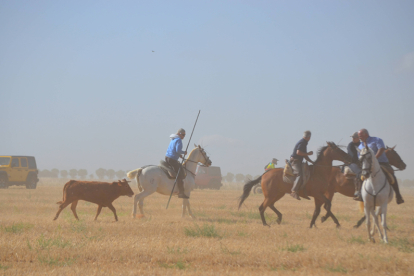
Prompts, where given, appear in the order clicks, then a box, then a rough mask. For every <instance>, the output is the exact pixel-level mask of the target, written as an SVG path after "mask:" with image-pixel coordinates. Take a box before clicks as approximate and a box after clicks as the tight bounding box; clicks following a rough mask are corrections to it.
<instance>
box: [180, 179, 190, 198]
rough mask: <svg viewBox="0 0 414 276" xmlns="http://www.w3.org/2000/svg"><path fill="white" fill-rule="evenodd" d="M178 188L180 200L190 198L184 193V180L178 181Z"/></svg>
mask: <svg viewBox="0 0 414 276" xmlns="http://www.w3.org/2000/svg"><path fill="white" fill-rule="evenodd" d="M177 187H178V198H189V197H188V196H186V195H185V193H184V183H183V181H182V180H178V181H177Z"/></svg>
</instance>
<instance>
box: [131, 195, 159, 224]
mask: <svg viewBox="0 0 414 276" xmlns="http://www.w3.org/2000/svg"><path fill="white" fill-rule="evenodd" d="M152 193H154V192H149V191H145V190H144V191H143V192H141V193H139V194H136V195H135V196H134V208H133V209H132V217H133V218H135V217H136V215H137V204H138V202H139V211H140V213H141V216H144V198H146V197H147V196H149V195H151V194H152Z"/></svg>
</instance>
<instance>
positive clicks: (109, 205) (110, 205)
mask: <svg viewBox="0 0 414 276" xmlns="http://www.w3.org/2000/svg"><path fill="white" fill-rule="evenodd" d="M108 208H109V209H111V211H112V213H114V216H115V220H116V221H118V216H117V215H116V210H115V207H114V206H113V205H112V203H109V204H108Z"/></svg>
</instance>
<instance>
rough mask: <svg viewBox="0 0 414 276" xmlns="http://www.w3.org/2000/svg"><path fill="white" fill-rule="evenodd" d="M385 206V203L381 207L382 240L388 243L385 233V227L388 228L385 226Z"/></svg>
mask: <svg viewBox="0 0 414 276" xmlns="http://www.w3.org/2000/svg"><path fill="white" fill-rule="evenodd" d="M387 207H388V206H387V205H386V204H384V205H383V206H382V207H381V223H382V229H383V231H384V238H383V241H384V242H385V243H388V235H387V229H388V227H387Z"/></svg>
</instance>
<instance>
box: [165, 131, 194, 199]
mask: <svg viewBox="0 0 414 276" xmlns="http://www.w3.org/2000/svg"><path fill="white" fill-rule="evenodd" d="M184 137H185V130H184V129H183V128H180V129H179V130H178V131H177V133H176V134H171V135H170V139H171V142H170V145H169V146H168V149H167V153H166V154H165V162H167V163H168V164H169V165H170V166H171V167H173V168H174V171H175V172H176V173H178V178H177V187H178V197H179V198H188V196H186V195H185V194H184V181H183V179H184V178H185V174H184V169H183V168H182V166H181V163H180V162H178V158H179V157H180V156H181V154H184V155H186V154H187V151H183V150H182V149H183V142H182V139H184ZM181 158H182V156H181Z"/></svg>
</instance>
